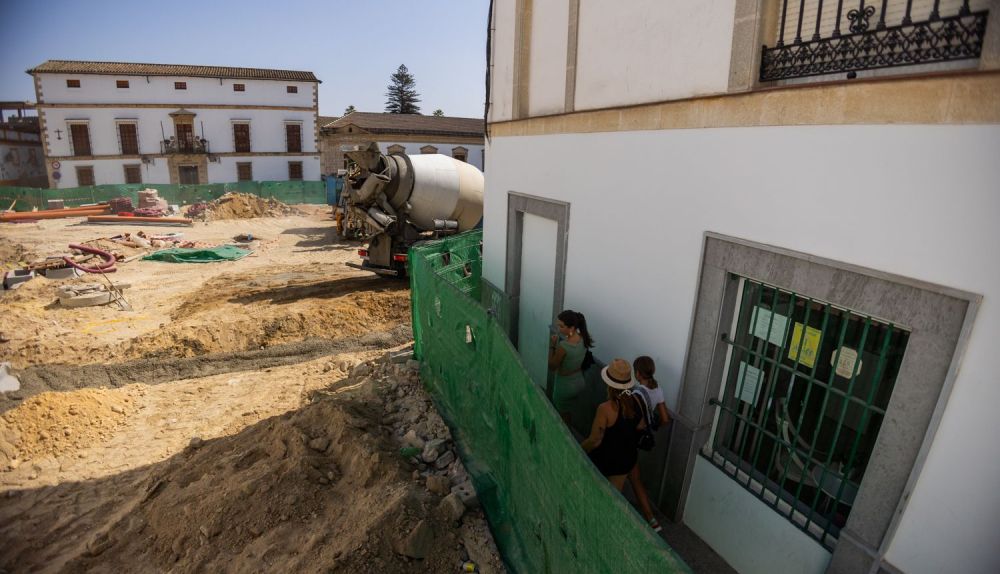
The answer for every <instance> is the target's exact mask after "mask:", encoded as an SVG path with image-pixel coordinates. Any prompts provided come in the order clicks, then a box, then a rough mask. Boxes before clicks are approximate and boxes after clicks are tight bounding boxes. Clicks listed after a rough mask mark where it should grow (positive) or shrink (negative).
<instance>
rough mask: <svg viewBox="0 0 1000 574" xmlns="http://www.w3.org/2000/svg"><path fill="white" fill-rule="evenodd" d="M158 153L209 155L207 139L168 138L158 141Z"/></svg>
mask: <svg viewBox="0 0 1000 574" xmlns="http://www.w3.org/2000/svg"><path fill="white" fill-rule="evenodd" d="M160 153H163V154H169V153H211V150H210V148H209V146H208V140H207V139H204V138H202V139H198V138H194V139H177V138H174V137H172V138H170V139H165V140H162V141H160Z"/></svg>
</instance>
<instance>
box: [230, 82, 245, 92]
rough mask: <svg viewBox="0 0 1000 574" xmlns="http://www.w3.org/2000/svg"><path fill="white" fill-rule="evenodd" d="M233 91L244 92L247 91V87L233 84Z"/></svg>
mask: <svg viewBox="0 0 1000 574" xmlns="http://www.w3.org/2000/svg"><path fill="white" fill-rule="evenodd" d="M233 91H234V92H245V91H247V86H246V84H233Z"/></svg>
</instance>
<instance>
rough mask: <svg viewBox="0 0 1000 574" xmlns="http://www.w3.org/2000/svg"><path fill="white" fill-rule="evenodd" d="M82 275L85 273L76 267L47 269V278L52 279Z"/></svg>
mask: <svg viewBox="0 0 1000 574" xmlns="http://www.w3.org/2000/svg"><path fill="white" fill-rule="evenodd" d="M81 275H83V273H82V272H81V271H80V270H79V269H77V268H75V267H62V268H59V269H48V270H46V271H45V278H46V279H52V280H60V279H72V278H74V277H79V276H81Z"/></svg>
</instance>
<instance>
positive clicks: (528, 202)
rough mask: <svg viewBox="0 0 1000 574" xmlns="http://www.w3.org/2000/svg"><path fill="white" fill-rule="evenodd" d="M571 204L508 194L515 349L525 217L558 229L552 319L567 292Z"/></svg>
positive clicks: (507, 284)
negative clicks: (545, 221)
mask: <svg viewBox="0 0 1000 574" xmlns="http://www.w3.org/2000/svg"><path fill="white" fill-rule="evenodd" d="M569 206H570V204H569V203H566V202H564V201H557V200H554V199H548V198H545V197H538V196H535V195H528V194H525V193H517V192H514V191H509V192H507V261H506V264H505V265H506V267H505V277H504V291H506V292H507V295H508V296H509V297H510V301H511V307H512V309H511V311H512V312H511V325H510V338H511V342H513V343H514V346H515V347H517V344H518V341H517V339H518V326H519V324H520V315H521V309H520V301H521V255H522V253H523V249H524V246H523V245H522V235H523V233H524V214H525V213H530V214H531V215H536V216H538V217H544V218H545V219H552V220H555V222H556V225H557V230H556V268H555V269H554V273H555V281H554V282H553V293H552V307H553V311H552V318H553V320H554V319H555V316H556V315H557V314H558V312H559V311H558V310H561V309H562V308H563V300H564V297H565V289H566V252H567V249H568V247H569V245H568V244H569Z"/></svg>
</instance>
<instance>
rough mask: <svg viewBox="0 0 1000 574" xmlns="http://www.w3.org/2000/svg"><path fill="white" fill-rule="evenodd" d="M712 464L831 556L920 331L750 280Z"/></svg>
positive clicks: (743, 293)
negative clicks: (912, 335) (915, 333)
mask: <svg viewBox="0 0 1000 574" xmlns="http://www.w3.org/2000/svg"><path fill="white" fill-rule="evenodd" d="M741 283H742V284H741V286H740V296H739V301H738V303H737V309H738V312H737V316H736V318H735V321H734V324H735V331H734V333H732V334H730V333H724V334H723V335H722V340H723V341H724V342H725V343H726V344H727V345H728V359H727V363H726V364H727V366H726V370H725V377H726V379H725V384H724V385H723V391H722V396H721V397H720V398H719V399H712V401H711V403H712V404H713V405H716V406H717V407H718V412H717V418H716V424H715V428H714V431H713V438H712V441H711V448H710V449H707V450H706V451H705V452H704V453H703V454H704V455H705V456H706V457H707V458H708V459H709V460H710V461H711V462H712V463H713V464H715V465H716V466H717V467H719V468H720V469H722V470H723V471H724V472H725V473H726V474H727V475H729V476H730V477H732V478H733V479H735V480H736V481H737V482H738V483H739V484H741V485H742V486H743V487H745V488H746V489H748V490H749V491H750V492H752V493H754V494H755V495H756V496H757V497H758V498H760V499H761V500H762V501H764V502H765V503H766V504H768V505H769V506H771V507H772V508H774V509H775V510H776V511H777V512H779V513H780V514H782V515H783V516H785V517H786V518H787V519H788V520H790V521H791V522H792V523H793V524H795V525H796V526H798V527H799V528H800V529H802V530H803V531H805V532H806V533H808V534H809V535H810V536H811V537H813V538H815V539H816V540H818V541H819V542H820V543H821V544H823V545H824V546H825V547H827V548H829V549H831V550H832V549H833V547H834V545H835V544H836V541H837V538H838V536H839V535H840V529H841V528H842V527H843V526H844V524H846V522H847V517H848V516H849V515H850V512H851V507H852V506H853V504H854V498H855V496H856V495H857V492H858V488H859V487H860V484H861V481H862V480H863V478H864V474H865V470H866V469H867V467H868V464H869V462H870V458H871V455H872V451H873V450H874V447H875V441H876V439H877V437H878V431H879V428H880V427H881V425H882V420H883V418H884V416H885V412H886V409H887V407H888V404H889V398H890V396H891V394H892V389H893V387H894V385H895V382H896V376H897V375H898V373H899V365H900V363H901V361H902V358H903V352H904V350H905V348H906V343H907V340H908V337H909V333H908V332H907V331H906V330H904V329H902V328H900V327H899V326H896V325H893V324H890V323H887V322H885V321H881V320H879V319H876V318H875V317H871V316H868V315H864V314H861V313H857V312H854V311H850V310H847V309H844V308H841V307H837V306H835V305H833V304H831V303H826V302H823V301H817V300H814V299H811V298H809V297H803V296H801V295H798V294H796V293H792V292H790V291H786V290H783V289H780V288H778V287H774V286H770V285H765V284H763V283H758V282H756V281H752V280H750V279H743V280H742V282H741Z"/></svg>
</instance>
